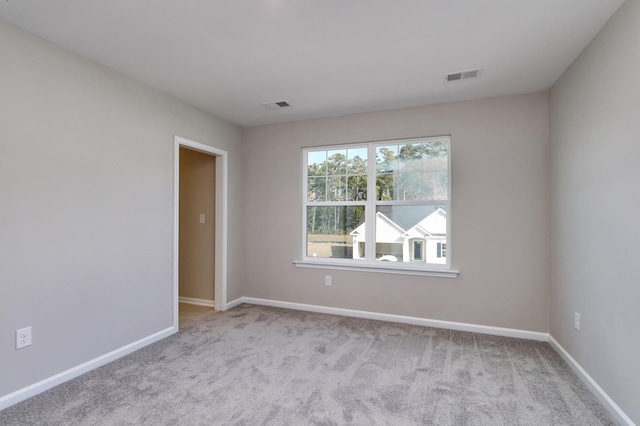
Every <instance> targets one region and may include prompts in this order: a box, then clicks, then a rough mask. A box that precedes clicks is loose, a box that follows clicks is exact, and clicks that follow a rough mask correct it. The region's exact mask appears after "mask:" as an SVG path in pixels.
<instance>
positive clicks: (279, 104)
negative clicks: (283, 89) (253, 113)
mask: <svg viewBox="0 0 640 426" xmlns="http://www.w3.org/2000/svg"><path fill="white" fill-rule="evenodd" d="M262 106H263V107H265V108H266V109H281V108H288V107H290V106H291V104H290V103H289V102H287V101H273V102H265V103H263V104H262Z"/></svg>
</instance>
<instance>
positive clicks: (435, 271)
mask: <svg viewBox="0 0 640 426" xmlns="http://www.w3.org/2000/svg"><path fill="white" fill-rule="evenodd" d="M443 139H446V140H447V143H448V146H447V173H448V176H447V179H448V180H447V199H446V200H433V201H423V200H420V201H403V200H393V201H381V200H377V199H376V198H377V197H376V161H375V159H376V147H378V146H383V145H390V144H398V145H406V144H413V143H425V142H426V143H428V142H431V141H438V140H443ZM451 145H452V144H451V136H450V135H444V136H436V137H419V138H411V139H393V140H384V141H376V142H367V143H351V144H341V145H326V146H314V147H305V148H303V149H302V161H301V164H302V174H301V176H302V200H301V201H302V209H301V210H302V212H301V213H302V214H301V217H302V229H301V232H302V234H301V241H302V245H301V260H296V261H294V262H293V263H294V264H295V266H297V267H301V268H321V269H338V270H359V271H368V272H381V273H395V274H407V275H426V276H438V277H447V278H455V277H457V276H458V273H459V272H458V271H457V270H454V269H452V268H451V259H452V256H451V249H450V248H451V237H452V233H451V228H452V215H451V182H452V181H451V158H452V155H451V152H452V149H451ZM362 147H367V200H366V201H323V202H309V201H308V200H307V183H308V179H307V170H308V167H307V166H308V164H307V160H308V152H310V151H322V150H327V151H329V150H338V149H353V148H362ZM357 205H362V206H364V207H365V232H366V235H368V236H373V238H371V237H367V239H366V241H365V258H364V259H339V258H317V257H310V256H307V207H309V206H318V207H321V206H357ZM385 205H406V206H411V205H418V206H424V205H433V206H444V207H445V211H446V212H447V235H446V244H447V256H446V263H445V264H442V265H439V264H432V263H422V262H397V263H395V262H381V261H379V260H376V259H375V253H376V237H375V231H376V229H375V228H376V211H377V207H378V206H385ZM425 248H426V246H423V250H425ZM410 249H411V250H412V249H413V246H411V248H410ZM371 253H373V255H372V254H371ZM423 255H424V256H426V253H424V252H423Z"/></svg>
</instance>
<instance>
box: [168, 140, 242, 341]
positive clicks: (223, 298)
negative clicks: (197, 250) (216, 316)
mask: <svg viewBox="0 0 640 426" xmlns="http://www.w3.org/2000/svg"><path fill="white" fill-rule="evenodd" d="M180 147H184V148H189V149H192V150H194V151H199V152H202V153H205V154H209V155H213V156H215V157H216V194H215V235H216V237H215V239H216V240H215V295H214V297H215V309H216V310H217V311H224V310H226V304H227V205H228V204H227V201H228V194H227V190H228V188H227V175H228V164H229V161H228V154H227V151H225V150H222V149H219V148H216V147H213V146H210V145H205V144H202V143H199V142H195V141H192V140H189V139H186V138H182V137H180V136H174V140H173V328H174V329H175V331H178V328H179V324H178V321H179V320H178V312H179V311H178V299H179V287H178V285H179V283H178V280H179V275H178V260H179V241H180V240H179V232H180V226H179V224H180V217H179V215H180Z"/></svg>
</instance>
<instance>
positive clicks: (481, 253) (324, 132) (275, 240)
mask: <svg viewBox="0 0 640 426" xmlns="http://www.w3.org/2000/svg"><path fill="white" fill-rule="evenodd" d="M547 125H548V98H547V94H546V93H538V94H532V95H523V96H513V97H504V98H496V99H488V100H481V101H474V102H461V103H451V104H445V105H437V106H428V107H420V108H410V109H404V110H398V111H390V112H379V113H370V114H362V115H353V116H348V117H340V118H333V119H323V120H313V121H304V122H298V123H291V124H283V125H272V126H264V127H257V128H252V129H248V130H247V131H246V132H245V146H244V150H245V168H244V170H245V177H244V180H245V182H247V183H248V184H247V186H246V188H245V192H244V195H245V211H244V222H245V226H246V228H245V255H244V259H245V263H246V271H247V272H246V286H245V296H251V297H259V298H267V299H276V300H282V301H290V302H299V303H309V304H316V305H325V306H333V307H341V308H351V309H360V310H366V311H375V312H384V313H392V314H400V315H411V316H417V317H424V318H431V319H439V320H448V321H460V322H467V323H474V324H482V325H490V326H499V327H509V328H516V329H524V330H532V331H540V332H547V331H548V297H549V292H548V280H549V275H548V274H549V256H548V250H549V234H548V229H549V221H548V184H549V181H548V171H549V170H548V158H549V157H548V154H549V153H548V132H547ZM444 134H450V135H451V138H452V148H451V152H452V193H453V197H452V201H451V209H452V211H451V220H452V224H453V230H452V247H451V249H452V266H453V267H454V268H457V269H459V270H460V276H459V277H458V278H457V279H447V278H434V277H416V276H407V275H386V274H375V273H365V272H353V271H337V270H336V271H327V270H320V269H302V268H295V266H294V265H293V264H292V261H293V260H295V259H300V258H301V239H302V236H301V228H302V224H301V173H302V170H301V159H302V147H308V146H318V145H329V144H343V143H351V142H362V141H376V140H385V139H393V138H408V137H415V136H437V135H444ZM328 273H329V274H331V275H332V276H333V286H332V287H326V286H324V284H323V283H324V279H323V277H324V275H325V274H328Z"/></svg>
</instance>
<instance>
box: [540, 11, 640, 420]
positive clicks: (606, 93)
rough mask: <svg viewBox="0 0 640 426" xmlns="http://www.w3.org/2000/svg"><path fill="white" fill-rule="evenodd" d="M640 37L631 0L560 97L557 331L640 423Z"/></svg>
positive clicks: (554, 152) (556, 130)
mask: <svg viewBox="0 0 640 426" xmlns="http://www.w3.org/2000/svg"><path fill="white" fill-rule="evenodd" d="M639 41H640V1H638V0H627V2H625V3H624V4H623V5H622V7H621V8H620V10H618V12H617V13H616V14H615V15H614V16H613V17H612V18H611V20H610V21H609V22H608V23H607V24H606V25H605V26H604V28H603V29H602V31H601V32H600V33H599V34H598V35H597V36H596V38H595V39H594V40H593V41H592V42H591V44H590V45H589V46H588V47H587V48H586V49H585V51H584V52H583V53H582V54H581V55H580V56H579V57H578V59H577V60H576V61H575V62H574V63H573V65H571V67H570V68H569V69H568V70H567V71H566V72H565V73H564V75H563V76H562V77H561V78H560V79H559V80H558V81H557V82H556V84H555V85H554V86H553V88H552V90H551V95H550V110H551V115H550V125H551V126H550V138H551V164H552V181H551V183H552V210H551V211H552V215H551V217H552V239H551V242H552V244H551V246H552V247H553V251H552V254H553V262H552V265H553V267H552V275H551V334H552V336H553V337H554V338H555V339H556V340H558V342H560V344H561V345H562V346H563V347H564V348H565V349H567V351H568V352H569V353H570V354H571V356H572V357H573V358H575V359H576V360H577V361H578V363H580V365H582V367H583V368H584V369H585V370H586V371H587V372H588V373H589V374H590V375H591V376H592V377H593V378H594V379H595V380H596V381H597V382H598V384H599V385H600V386H601V387H602V388H603V389H604V390H605V392H607V393H608V394H609V396H610V397H612V398H613V399H614V401H616V403H617V404H618V405H619V406H620V407H621V408H622V409H623V410H624V411H625V412H626V414H627V415H628V416H629V417H631V419H632V420H633V421H634V422H635V423H637V424H640V404H639V401H640V362H639V361H638V360H640V308H639V307H638V304H639V303H640V280H638V273H637V272H636V267H637V266H638V261H639V260H640V189H639V188H640V163H639V159H640V124H639V120H640V85H639V84H638V79H637V77H638V76H640V49H639V48H638V42H639ZM574 312H579V313H580V314H581V319H582V327H581V331H580V332H578V331H576V330H574V328H573V315H574Z"/></svg>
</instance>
